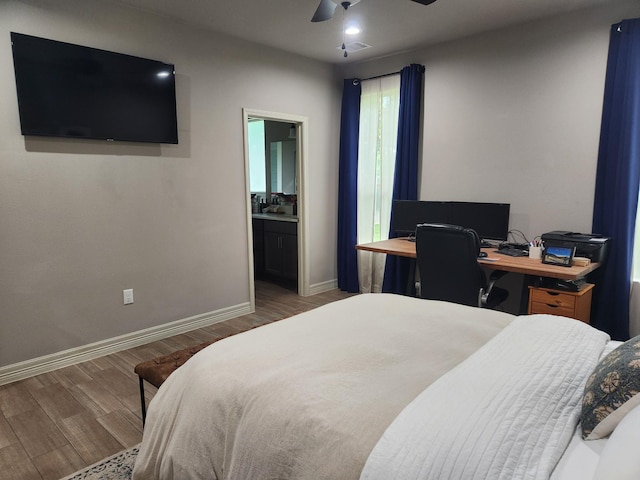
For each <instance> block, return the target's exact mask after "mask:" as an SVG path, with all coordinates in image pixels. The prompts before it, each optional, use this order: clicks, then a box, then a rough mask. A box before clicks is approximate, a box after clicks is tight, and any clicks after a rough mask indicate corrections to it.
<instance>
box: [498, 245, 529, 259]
mask: <svg viewBox="0 0 640 480" xmlns="http://www.w3.org/2000/svg"><path fill="white" fill-rule="evenodd" d="M495 252H496V253H501V254H502V255H509V256H510V257H528V256H529V252H528V251H527V250H522V249H521V248H514V247H509V248H502V249H500V250H495Z"/></svg>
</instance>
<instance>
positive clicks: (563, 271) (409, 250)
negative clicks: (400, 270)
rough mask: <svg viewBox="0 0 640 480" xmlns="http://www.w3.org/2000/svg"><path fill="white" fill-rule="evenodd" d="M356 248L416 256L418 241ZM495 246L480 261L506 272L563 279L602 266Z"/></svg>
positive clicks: (397, 240)
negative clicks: (564, 263) (551, 261)
mask: <svg viewBox="0 0 640 480" xmlns="http://www.w3.org/2000/svg"><path fill="white" fill-rule="evenodd" d="M356 249H358V250H365V251H368V252H377V253H386V254H389V255H397V256H400V257H409V258H416V243H415V242H410V241H408V240H407V239H406V238H390V239H389V240H381V241H379V242H372V243H362V244H360V245H356ZM495 250H496V249H495V248H483V249H482V251H483V252H486V253H487V257H485V258H478V263H480V264H481V265H482V266H483V267H487V268H489V269H491V270H502V271H504V272H513V273H522V274H524V275H533V276H536V277H550V278H560V279H563V280H577V279H578V278H582V277H585V276H586V275H587V274H589V273H591V272H593V271H594V270H595V269H596V268H598V267H599V266H600V264H599V263H590V264H589V265H587V266H586V267H579V266H576V265H574V266H571V267H560V266H558V265H547V264H546V263H542V261H541V260H534V259H532V258H529V257H510V256H508V255H501V254H499V253H498V252H496V251H495Z"/></svg>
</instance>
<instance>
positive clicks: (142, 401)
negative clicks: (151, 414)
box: [138, 377, 147, 428]
mask: <svg viewBox="0 0 640 480" xmlns="http://www.w3.org/2000/svg"><path fill="white" fill-rule="evenodd" d="M138 379H139V380H140V405H141V406H142V428H144V421H145V420H146V419H147V404H146V402H145V400H144V384H143V383H142V382H143V380H142V377H138Z"/></svg>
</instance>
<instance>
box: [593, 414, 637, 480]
mask: <svg viewBox="0 0 640 480" xmlns="http://www.w3.org/2000/svg"><path fill="white" fill-rule="evenodd" d="M639 445H640V406H637V407H635V408H634V409H633V410H631V411H630V412H629V413H627V414H626V415H625V416H624V418H623V419H622V420H621V421H620V423H619V424H618V426H616V428H615V430H614V431H613V433H612V434H611V436H610V437H609V440H607V443H606V445H605V446H604V449H603V450H602V454H601V455H600V460H599V461H598V466H597V468H596V473H595V476H594V477H593V478H594V480H638V479H640V455H639V454H638V446H639Z"/></svg>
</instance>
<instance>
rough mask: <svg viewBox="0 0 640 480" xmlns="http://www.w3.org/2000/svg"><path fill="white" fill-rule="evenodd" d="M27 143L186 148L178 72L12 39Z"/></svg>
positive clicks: (137, 61) (102, 52)
mask: <svg viewBox="0 0 640 480" xmlns="http://www.w3.org/2000/svg"><path fill="white" fill-rule="evenodd" d="M11 45H12V49H13V64H14V69H15V77H16V88H17V92H18V109H19V112H20V127H21V130H22V134H23V135H37V136H46V137H72V138H88V139H100V140H114V141H127V142H151V143H173V144H175V143H178V126H177V123H178V122H177V115H176V87H175V69H174V66H173V65H172V64H169V63H163V62H159V61H156V60H149V59H145V58H140V57H134V56H131V55H125V54H122V53H115V52H108V51H105V50H99V49H95V48H90V47H83V46H80V45H73V44H70V43H64V42H58V41H55V40H48V39H45V38H39V37H33V36H30V35H24V34H20V33H15V32H11Z"/></svg>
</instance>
